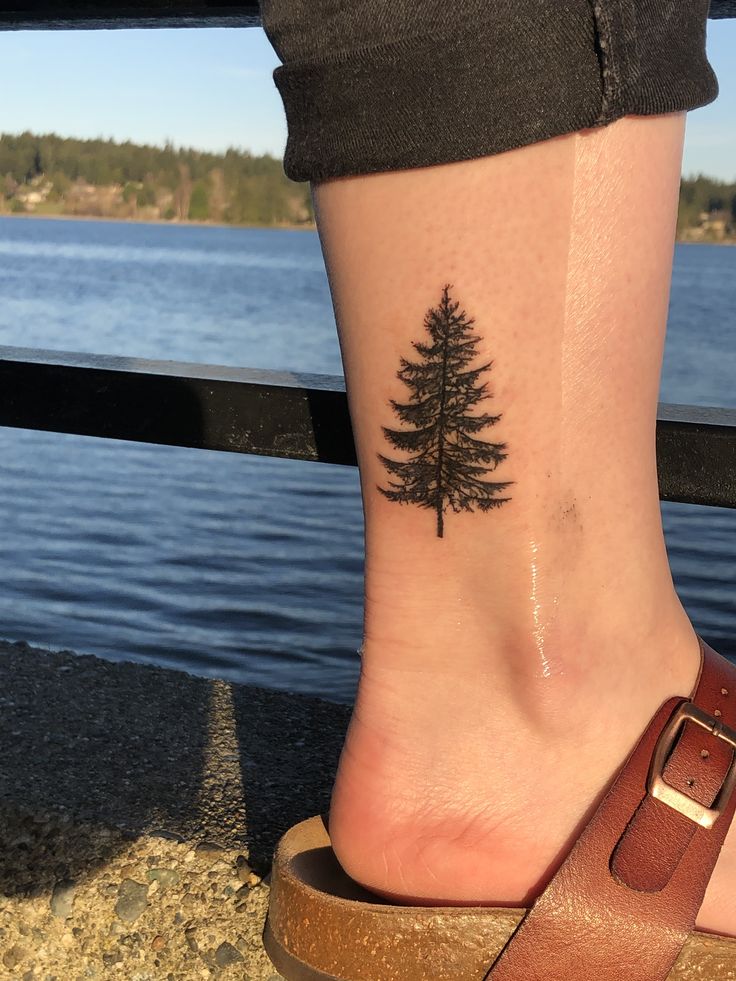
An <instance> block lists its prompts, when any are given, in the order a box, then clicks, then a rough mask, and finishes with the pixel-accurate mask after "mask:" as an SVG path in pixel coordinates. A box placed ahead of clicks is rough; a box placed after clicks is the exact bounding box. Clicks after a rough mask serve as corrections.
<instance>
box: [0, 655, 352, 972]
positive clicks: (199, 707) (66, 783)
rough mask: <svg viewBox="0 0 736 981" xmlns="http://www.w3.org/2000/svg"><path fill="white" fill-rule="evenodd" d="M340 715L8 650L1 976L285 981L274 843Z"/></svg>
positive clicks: (338, 730) (283, 699)
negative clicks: (272, 883) (274, 953)
mask: <svg viewBox="0 0 736 981" xmlns="http://www.w3.org/2000/svg"><path fill="white" fill-rule="evenodd" d="M347 720H348V709H347V708H346V707H345V706H341V705H335V704H332V703H329V702H324V701H320V700H318V699H311V698H305V697H303V696H293V695H285V694H281V693H277V692H267V691H263V690H261V689H256V688H249V687H245V686H239V685H232V684H229V683H225V682H220V681H209V680H206V679H201V678H194V677H192V676H190V675H186V674H181V673H179V672H175V671H168V670H164V669H161V668H153V667H147V666H141V665H135V664H115V663H111V662H107V661H103V660H100V659H99V658H95V657H89V656H78V655H75V654H73V653H72V652H69V651H62V652H60V653H51V652H48V651H41V650H38V649H35V648H31V647H29V646H28V645H25V644H8V643H3V642H0V747H1V751H0V840H1V841H2V847H1V848H0V978H2V979H22V981H83V979H84V981H86V979H88V978H93V979H107V978H111V979H113V978H114V979H124V981H154V979H166V981H188V979H193V978H208V977H218V978H220V977H221V978H223V979H229V978H233V979H234V978H238V979H240V981H243V979H248V981H250V979H252V981H267V979H268V981H271V979H277V978H278V975H277V974H276V973H275V972H274V970H273V968H272V967H271V964H270V962H269V961H268V959H267V957H266V956H265V954H264V952H263V949H262V947H261V944H260V933H261V929H262V926H263V918H264V916H265V911H266V906H267V902H268V884H267V882H268V879H267V874H268V868H269V863H270V856H271V854H272V851H273V847H274V844H275V842H276V840H277V839H278V837H279V836H280V835H281V834H282V833H283V831H285V830H286V828H288V827H289V826H290V825H291V824H293V823H294V822H295V821H298V820H300V819H302V818H304V817H307V816H309V815H311V814H315V813H319V812H320V811H324V810H325V808H326V807H327V804H328V800H329V789H330V785H331V782H332V777H333V774H334V770H335V766H336V763H337V758H338V755H339V751H340V746H341V743H342V739H343V736H344V732H345V727H346V724H347Z"/></svg>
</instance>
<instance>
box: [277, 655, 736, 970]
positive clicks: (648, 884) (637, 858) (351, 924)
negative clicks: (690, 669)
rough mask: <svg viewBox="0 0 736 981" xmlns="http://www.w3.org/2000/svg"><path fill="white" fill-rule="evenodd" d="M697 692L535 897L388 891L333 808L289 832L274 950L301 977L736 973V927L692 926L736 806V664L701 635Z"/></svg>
mask: <svg viewBox="0 0 736 981" xmlns="http://www.w3.org/2000/svg"><path fill="white" fill-rule="evenodd" d="M701 648H702V664H701V671H700V677H699V679H698V682H697V685H696V688H695V691H694V693H693V695H692V696H691V697H690V698H689V699H688V698H685V697H683V698H671V699H669V700H668V701H667V702H665V704H664V705H663V706H662V707H661V709H660V710H659V711H658V712H657V714H656V715H655V716H654V718H653V719H652V721H651V723H650V724H649V727H648V728H647V730H646V732H645V733H644V735H643V736H642V738H641V740H640V741H639V743H638V745H637V746H636V748H635V749H634V751H633V752H632V754H631V756H630V757H629V759H628V760H627V761H626V763H625V764H624V766H623V767H622V769H621V771H620V773H619V775H618V776H617V778H616V780H615V781H614V783H613V784H612V786H611V788H610V790H609V791H608V793H607V794H606V796H605V797H604V799H603V801H602V802H601V804H600V806H599V807H598V809H597V811H596V812H595V814H594V815H593V817H592V818H591V820H590V822H589V823H588V825H587V827H586V828H585V829H584V831H583V832H582V834H581V836H580V838H579V839H578V840H577V842H576V843H575V845H574V846H573V847H572V849H571V851H570V853H569V855H568V856H567V858H566V859H565V861H564V863H563V864H562V866H561V867H560V869H559V871H558V872H557V873H556V875H555V876H554V877H553V879H552V881H551V882H550V883H549V885H548V886H547V888H546V889H545V891H544V892H543V893H542V895H541V896H540V897H539V899H537V901H536V902H535V903H534V905H533V906H532V907H531V909H529V910H523V909H498V908H489V907H472V908H471V907H468V908H456V907H446V908H436V907H434V908H427V907H411V906H396V905H387V904H386V902H385V901H384V900H381V899H379V898H377V897H376V896H373V895H372V894H371V893H369V892H367V891H366V890H364V889H362V888H361V887H360V886H358V885H357V884H356V883H354V882H353V881H352V880H350V879H349V878H348V876H347V875H346V874H345V873H344V872H343V871H342V869H341V868H340V866H339V864H338V862H337V860H336V858H335V856H334V853H333V851H332V848H331V847H330V839H329V836H328V834H327V831H326V828H325V825H324V822H323V821H322V820H321V819H320V818H312V819H311V820H309V821H304V822H303V823H302V824H299V825H297V826H296V827H294V828H292V829H291V830H290V831H289V832H288V833H287V834H286V835H285V837H284V838H283V839H282V841H281V843H280V845H279V847H278V850H277V852H276V857H275V860H274V867H273V874H272V886H271V902H270V907H269V914H268V921H267V923H266V930H265V934H264V943H265V945H266V949H267V951H268V953H269V955H270V957H271V959H272V961H273V963H274V965H275V966H276V968H277V970H278V971H279V972H280V973H281V974H282V975H283V976H284V978H286V979H287V981H420V979H421V981H695V979H698V981H736V939H734V938H730V937H720V936H715V935H712V934H704V933H699V932H697V931H695V930H693V927H694V924H695V918H696V916H697V913H698V910H699V909H700V904H701V902H702V899H703V895H704V894H705V889H706V886H707V884H708V881H709V879H710V876H711V873H712V871H713V867H714V866H715V864H716V860H717V858H718V854H719V852H720V850H721V846H722V844H723V841H724V839H725V837H726V832H727V831H728V828H729V825H730V824H731V819H732V818H733V814H734V810H736V794H734V793H733V789H734V785H735V784H736V761H735V760H734V749H735V748H736V667H734V666H733V665H731V664H730V663H729V662H728V661H726V660H725V659H724V658H722V657H721V656H720V655H718V654H716V653H715V651H713V650H711V648H709V647H707V645H705V644H702V642H701Z"/></svg>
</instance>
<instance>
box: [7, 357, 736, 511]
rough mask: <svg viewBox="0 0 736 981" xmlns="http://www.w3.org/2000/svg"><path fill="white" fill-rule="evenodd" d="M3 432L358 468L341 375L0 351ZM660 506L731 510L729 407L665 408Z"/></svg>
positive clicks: (735, 423)
mask: <svg viewBox="0 0 736 981" xmlns="http://www.w3.org/2000/svg"><path fill="white" fill-rule="evenodd" d="M0 426H10V427H16V428H21V429H40V430H47V431H50V432H59V433H77V434H81V435H84V436H102V437H108V438H112V439H123V440H135V441H138V442H144V443H159V444H166V445H169V446H190V447H197V448H199V449H208V450H226V451H229V452H233V453H254V454H258V455H261V456H277V457H287V458H290V459H295V460H314V461H320V462H323V463H341V464H347V465H350V466H352V465H354V464H355V462H356V461H355V447H354V444H353V437H352V430H351V428H350V418H349V415H348V406H347V399H346V396H345V389H344V385H343V381H342V379H341V378H335V377H330V376H325V375H300V374H286V373H280V372H275V371H256V370H254V369H251V368H224V367H215V366H211V365H198V364H180V363H177V362H173V361H142V360H138V359H134V358H112V357H99V356H95V355H89V354H68V353H64V352H59V351H36V350H28V349H25V348H12V347H0ZM657 460H658V466H659V480H660V494H661V497H662V499H663V500H667V501H683V502H688V503H692V504H711V505H717V506H720V507H731V508H736V410H733V409H710V408H697V407H695V406H682V405H662V406H660V411H659V420H658V425H657Z"/></svg>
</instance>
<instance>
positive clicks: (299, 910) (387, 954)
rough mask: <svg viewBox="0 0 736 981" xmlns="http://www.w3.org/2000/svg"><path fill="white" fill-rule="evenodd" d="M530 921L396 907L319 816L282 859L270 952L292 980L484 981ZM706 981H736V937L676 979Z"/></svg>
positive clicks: (701, 937) (285, 844)
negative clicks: (342, 861)
mask: <svg viewBox="0 0 736 981" xmlns="http://www.w3.org/2000/svg"><path fill="white" fill-rule="evenodd" d="M524 913H525V910H523V909H505V908H503V909H502V908H493V907H442V908H438V907H418V906H393V905H388V904H387V903H386V902H385V901H382V900H381V899H379V898H377V897H376V896H374V895H372V894H371V893H369V892H367V891H366V890H365V889H362V888H361V887H360V886H359V885H357V884H356V883H355V882H353V881H352V880H351V879H350V878H348V876H347V875H346V874H345V873H344V872H343V870H342V869H341V868H340V865H339V864H338V862H337V859H336V858H335V855H334V853H333V851H332V848H331V846H330V839H329V836H328V834H327V830H326V828H325V825H324V822H323V820H322V819H321V818H319V817H315V818H310V819H309V820H308V821H303V822H302V823H301V824H298V825H296V826H295V827H293V828H292V829H291V830H290V831H289V832H287V834H286V835H285V836H284V837H283V839H282V840H281V842H280V844H279V847H278V849H277V851H276V856H275V859H274V866H273V872H272V880H271V900H270V905H269V913H268V921H267V923H266V929H265V932H264V944H265V947H266V950H267V952H268V954H269V956H270V957H271V960H272V961H273V963H274V966H275V967H276V969H277V970H278V971H279V973H280V974H281V975H282V976H283V977H284V978H286V981H483V978H485V976H486V974H487V972H488V970H489V968H490V966H491V965H492V964H493V962H494V960H495V959H496V957H497V956H498V954H499V953H500V952H501V950H502V949H503V947H504V946H505V945H506V943H507V941H508V939H509V937H510V936H511V934H512V933H513V932H514V930H515V929H516V927H517V925H518V924H519V922H520V920H521V919H522V917H523V916H524ZM696 979H697V981H736V939H733V938H730V937H720V936H715V935H712V934H704V933H698V932H693V933H691V934H690V936H689V938H688V940H687V941H686V943H685V946H684V947H683V949H682V951H681V953H680V956H679V958H678V960H677V963H676V964H675V966H674V967H673V968H672V970H671V971H670V974H669V977H668V981H696ZM591 981H595V979H593V978H591Z"/></svg>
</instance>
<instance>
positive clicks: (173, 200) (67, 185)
mask: <svg viewBox="0 0 736 981" xmlns="http://www.w3.org/2000/svg"><path fill="white" fill-rule="evenodd" d="M38 179H45V180H48V181H50V182H51V183H52V184H53V189H52V191H51V192H50V200H55V201H60V202H61V205H62V207H63V208H65V209H66V211H67V212H68V213H73V214H85V213H97V212H99V208H100V203H99V200H98V201H96V202H95V201H93V200H92V198H93V195H87V196H86V197H85V195H84V194H82V193H81V192H80V191H79V188H82V187H84V186H85V185H90V186H92V187H93V188H105V189H106V192H107V197H106V198H105V213H106V214H111V215H114V214H115V213H119V214H120V216H121V217H124V216H127V215H130V213H131V204H132V203H133V202H134V201H135V203H136V204H137V206H138V207H139V208H144V207H145V208H158V209H159V216H160V217H162V218H167V219H170V218H174V217H180V218H181V217H189V218H191V219H193V220H196V221H208V220H214V221H225V222H231V223H234V224H251V225H252V224H256V225H274V224H310V223H311V222H313V220H314V215H313V212H312V207H311V200H310V198H309V193H308V188H306V190H305V187H304V186H303V185H299V184H295V183H293V182H292V181H290V180H289V179H288V178H287V177H286V175H285V174H284V172H283V167H282V164H281V161H280V160H276V159H275V158H273V157H270V156H265V155H264V156H253V155H252V154H250V153H248V152H247V151H241V150H236V149H230V150H228V151H227V152H226V153H225V154H215V153H203V152H201V151H199V150H194V149H190V148H186V147H179V148H177V147H174V146H173V145H172V144H171V143H167V144H166V145H165V146H163V147H155V146H138V145H136V144H134V143H130V142H126V143H115V142H113V141H112V140H76V139H64V138H62V137H60V136H56V135H54V134H46V135H42V136H38V135H35V134H33V133H28V132H26V133H21V134H20V135H0V181H4V183H3V184H2V187H1V188H0V190H2V189H6V188H8V187H12V188H13V189H14V188H15V186H22V185H27V184H29V183H31V182H32V181H35V180H38ZM116 189H117V198H116V197H115V194H116ZM6 194H7V191H6ZM190 195H191V196H190ZM7 196H8V199H9V200H10V201H11V207H12V201H13V195H12V193H11V194H9V195H7ZM111 201H112V203H110V202H111ZM116 201H117V204H116V203H115V202H116ZM116 209H117V211H116Z"/></svg>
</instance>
